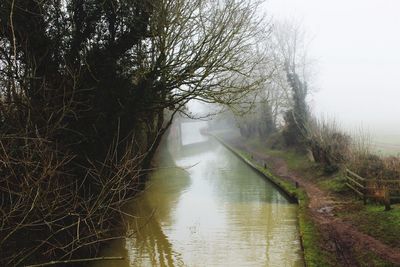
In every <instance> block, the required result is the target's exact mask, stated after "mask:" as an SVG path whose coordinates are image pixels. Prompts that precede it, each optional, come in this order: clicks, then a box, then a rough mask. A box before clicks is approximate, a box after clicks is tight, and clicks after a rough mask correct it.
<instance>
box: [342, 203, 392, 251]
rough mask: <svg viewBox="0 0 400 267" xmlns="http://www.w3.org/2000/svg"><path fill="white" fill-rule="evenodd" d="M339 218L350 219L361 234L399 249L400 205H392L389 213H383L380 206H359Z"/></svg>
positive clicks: (346, 211)
mask: <svg viewBox="0 0 400 267" xmlns="http://www.w3.org/2000/svg"><path fill="white" fill-rule="evenodd" d="M340 216H342V217H344V218H346V219H350V220H351V221H352V222H353V224H354V225H357V227H358V228H359V229H360V230H361V231H362V232H364V233H366V234H369V235H371V236H373V237H375V238H377V239H379V240H381V241H382V242H384V243H386V244H388V245H390V246H392V247H396V248H400V204H396V205H392V209H391V210H390V211H384V207H383V206H382V205H371V204H369V205H365V206H363V205H361V204H360V205H358V206H355V207H354V208H352V209H348V210H345V211H344V212H343V213H341V214H340Z"/></svg>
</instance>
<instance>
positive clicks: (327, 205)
mask: <svg viewBox="0 0 400 267" xmlns="http://www.w3.org/2000/svg"><path fill="white" fill-rule="evenodd" d="M226 141H227V142H228V143H229V144H231V145H232V146H234V147H236V148H239V149H242V150H245V151H247V152H248V153H250V154H251V155H252V156H253V159H254V160H256V161H258V162H259V163H261V164H264V163H266V164H267V165H268V168H270V169H271V170H272V171H273V172H274V174H275V175H278V176H279V177H281V178H283V179H286V180H288V181H291V182H293V183H296V182H297V183H298V185H299V186H300V187H302V188H303V189H304V190H305V191H306V193H307V195H308V197H309V200H310V202H309V205H308V208H309V212H310V215H311V218H312V219H313V220H314V222H315V223H316V225H317V226H318V228H319V229H320V230H321V231H320V232H321V233H322V234H323V236H324V239H326V241H327V243H326V244H324V246H325V248H326V249H327V250H329V251H331V252H333V253H335V254H336V258H337V259H338V261H339V262H340V263H341V265H342V266H352V267H353V266H360V265H359V264H358V263H357V262H358V261H357V259H355V258H354V256H355V255H354V253H352V251H371V252H373V253H374V254H376V255H378V256H379V257H381V258H382V259H385V260H387V261H390V262H392V263H393V264H394V265H396V266H400V250H398V249H395V248H392V247H390V246H388V245H386V244H384V243H382V242H381V241H379V240H377V239H375V238H374V237H372V236H369V235H367V234H364V233H362V232H360V231H359V230H358V229H357V228H356V227H355V226H354V225H352V224H351V222H347V221H343V220H342V219H340V218H337V217H335V214H334V212H335V210H336V209H340V206H341V205H345V203H343V202H342V201H341V200H339V199H336V198H335V197H334V196H332V195H330V194H329V193H328V192H326V191H324V190H321V189H320V188H318V187H317V186H316V185H315V184H313V183H311V182H309V181H307V180H305V179H303V178H302V177H300V176H299V175H297V174H295V173H293V172H291V171H289V170H288V167H287V164H286V162H285V161H284V160H283V159H280V158H276V157H272V156H269V155H265V154H263V153H260V152H258V151H257V150H256V149H254V148H251V147H249V146H247V145H244V144H243V143H242V142H240V140H233V139H231V140H226Z"/></svg>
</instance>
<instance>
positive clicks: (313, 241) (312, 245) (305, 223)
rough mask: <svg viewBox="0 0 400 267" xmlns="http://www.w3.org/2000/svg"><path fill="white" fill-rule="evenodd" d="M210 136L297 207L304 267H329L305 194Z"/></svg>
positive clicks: (220, 140)
mask: <svg viewBox="0 0 400 267" xmlns="http://www.w3.org/2000/svg"><path fill="white" fill-rule="evenodd" d="M210 135H211V136H212V137H214V138H215V139H216V140H217V141H218V142H220V143H221V144H222V145H223V146H224V147H226V148H227V149H228V150H230V151H231V152H232V153H234V154H235V155H236V156H237V157H238V158H239V159H241V160H242V161H243V162H245V163H246V164H247V165H249V166H250V167H251V168H252V169H253V170H255V171H256V172H257V173H259V174H260V175H261V176H262V177H264V178H265V179H267V180H268V181H270V182H271V183H273V184H274V185H275V186H276V187H277V188H278V189H279V190H280V191H281V192H283V193H284V194H285V195H286V196H287V197H288V199H289V200H290V201H292V202H294V203H297V204H298V205H299V209H298V224H299V231H300V233H299V234H300V246H301V248H302V251H303V255H304V264H305V266H310V267H313V266H331V264H330V263H329V261H328V260H327V259H326V258H325V257H324V255H323V253H322V254H321V251H320V249H319V239H320V237H319V235H318V234H317V233H318V231H317V228H316V226H315V224H314V222H313V220H312V219H311V217H310V216H309V214H308V204H309V199H308V196H307V193H306V192H305V191H304V190H303V189H302V188H299V187H296V185H295V184H292V183H290V182H289V181H286V180H283V179H282V178H279V177H278V176H276V175H274V174H273V173H272V172H271V171H270V170H269V169H268V168H267V167H266V166H261V165H260V163H258V162H256V161H255V160H254V159H253V158H252V156H251V155H250V154H248V153H247V152H245V151H243V150H239V149H236V148H234V147H232V146H231V145H229V144H227V143H226V142H225V141H224V140H223V139H221V138H220V137H218V136H216V135H213V134H210Z"/></svg>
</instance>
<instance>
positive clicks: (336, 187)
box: [318, 174, 349, 194]
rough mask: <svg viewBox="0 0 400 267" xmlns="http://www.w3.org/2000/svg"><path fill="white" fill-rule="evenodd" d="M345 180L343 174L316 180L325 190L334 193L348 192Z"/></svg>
mask: <svg viewBox="0 0 400 267" xmlns="http://www.w3.org/2000/svg"><path fill="white" fill-rule="evenodd" d="M345 182H346V180H345V178H344V175H341V174H339V175H335V176H333V177H330V178H328V179H322V180H320V181H318V186H319V187H320V188H321V189H323V190H327V191H330V192H333V193H336V194H343V193H348V192H349V188H348V187H347V186H346V184H345Z"/></svg>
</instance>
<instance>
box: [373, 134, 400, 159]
mask: <svg viewBox="0 0 400 267" xmlns="http://www.w3.org/2000/svg"><path fill="white" fill-rule="evenodd" d="M371 144H372V148H373V150H375V151H376V152H377V153H379V154H381V155H385V156H389V155H390V156H400V134H399V135H376V136H373V137H372V138H371Z"/></svg>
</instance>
